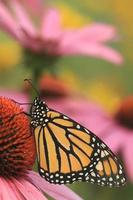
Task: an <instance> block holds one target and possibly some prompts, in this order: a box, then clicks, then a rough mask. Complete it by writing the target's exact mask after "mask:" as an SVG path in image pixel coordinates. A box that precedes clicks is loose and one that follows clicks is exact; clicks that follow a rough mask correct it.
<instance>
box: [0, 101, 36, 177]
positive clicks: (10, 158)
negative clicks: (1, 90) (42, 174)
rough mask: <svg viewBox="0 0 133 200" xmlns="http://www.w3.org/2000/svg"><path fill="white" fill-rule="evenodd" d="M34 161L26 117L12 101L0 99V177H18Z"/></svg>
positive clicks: (32, 137)
mask: <svg viewBox="0 0 133 200" xmlns="http://www.w3.org/2000/svg"><path fill="white" fill-rule="evenodd" d="M34 161H35V143H34V136H33V134H32V133H31V130H30V122H29V119H28V117H27V116H26V115H25V114H24V113H23V109H22V108H20V106H19V105H18V104H17V103H15V102H14V101H13V100H11V99H7V98H4V97H0V176H4V177H7V178H10V177H12V176H20V175H22V174H24V173H25V172H26V170H28V169H31V167H32V165H33V163H34Z"/></svg>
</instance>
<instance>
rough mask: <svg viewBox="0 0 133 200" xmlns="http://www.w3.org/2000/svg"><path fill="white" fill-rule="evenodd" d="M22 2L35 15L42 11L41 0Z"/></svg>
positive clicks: (24, 0) (25, 0)
mask: <svg viewBox="0 0 133 200" xmlns="http://www.w3.org/2000/svg"><path fill="white" fill-rule="evenodd" d="M23 2H24V3H25V5H27V6H28V7H29V9H31V10H32V11H33V12H35V13H36V14H37V15H38V14H39V13H40V12H41V11H42V9H43V0H23Z"/></svg>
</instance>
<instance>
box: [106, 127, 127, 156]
mask: <svg viewBox="0 0 133 200" xmlns="http://www.w3.org/2000/svg"><path fill="white" fill-rule="evenodd" d="M125 135H126V134H125V129H123V128H122V127H121V126H117V125H114V126H112V127H109V128H108V129H106V130H105V133H103V135H102V138H103V140H104V142H105V143H106V144H107V145H108V146H109V147H110V149H111V150H112V151H113V152H115V153H118V152H119V151H120V150H121V148H122V145H123V143H124V141H125Z"/></svg>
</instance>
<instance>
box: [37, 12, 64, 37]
mask: <svg viewBox="0 0 133 200" xmlns="http://www.w3.org/2000/svg"><path fill="white" fill-rule="evenodd" d="M60 33H61V27H60V16H59V13H58V11H57V10H56V9H49V10H47V12H46V13H44V16H43V18H42V25H41V35H42V37H43V38H44V40H56V39H58V38H59V36H60Z"/></svg>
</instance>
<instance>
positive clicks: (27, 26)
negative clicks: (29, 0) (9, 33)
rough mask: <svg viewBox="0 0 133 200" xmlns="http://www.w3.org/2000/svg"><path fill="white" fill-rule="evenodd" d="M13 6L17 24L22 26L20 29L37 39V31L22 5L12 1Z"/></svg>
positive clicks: (14, 0)
mask: <svg viewBox="0 0 133 200" xmlns="http://www.w3.org/2000/svg"><path fill="white" fill-rule="evenodd" d="M11 6H12V8H13V10H14V12H15V14H16V19H17V23H18V24H19V25H20V26H21V27H20V28H22V29H24V30H25V31H26V32H27V33H28V34H29V35H31V36H32V37H35V36H36V29H35V28H34V25H33V23H32V22H31V20H30V18H29V16H28V13H27V12H26V11H25V9H24V7H23V6H22V4H20V3H19V2H18V1H16V0H12V4H11Z"/></svg>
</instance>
